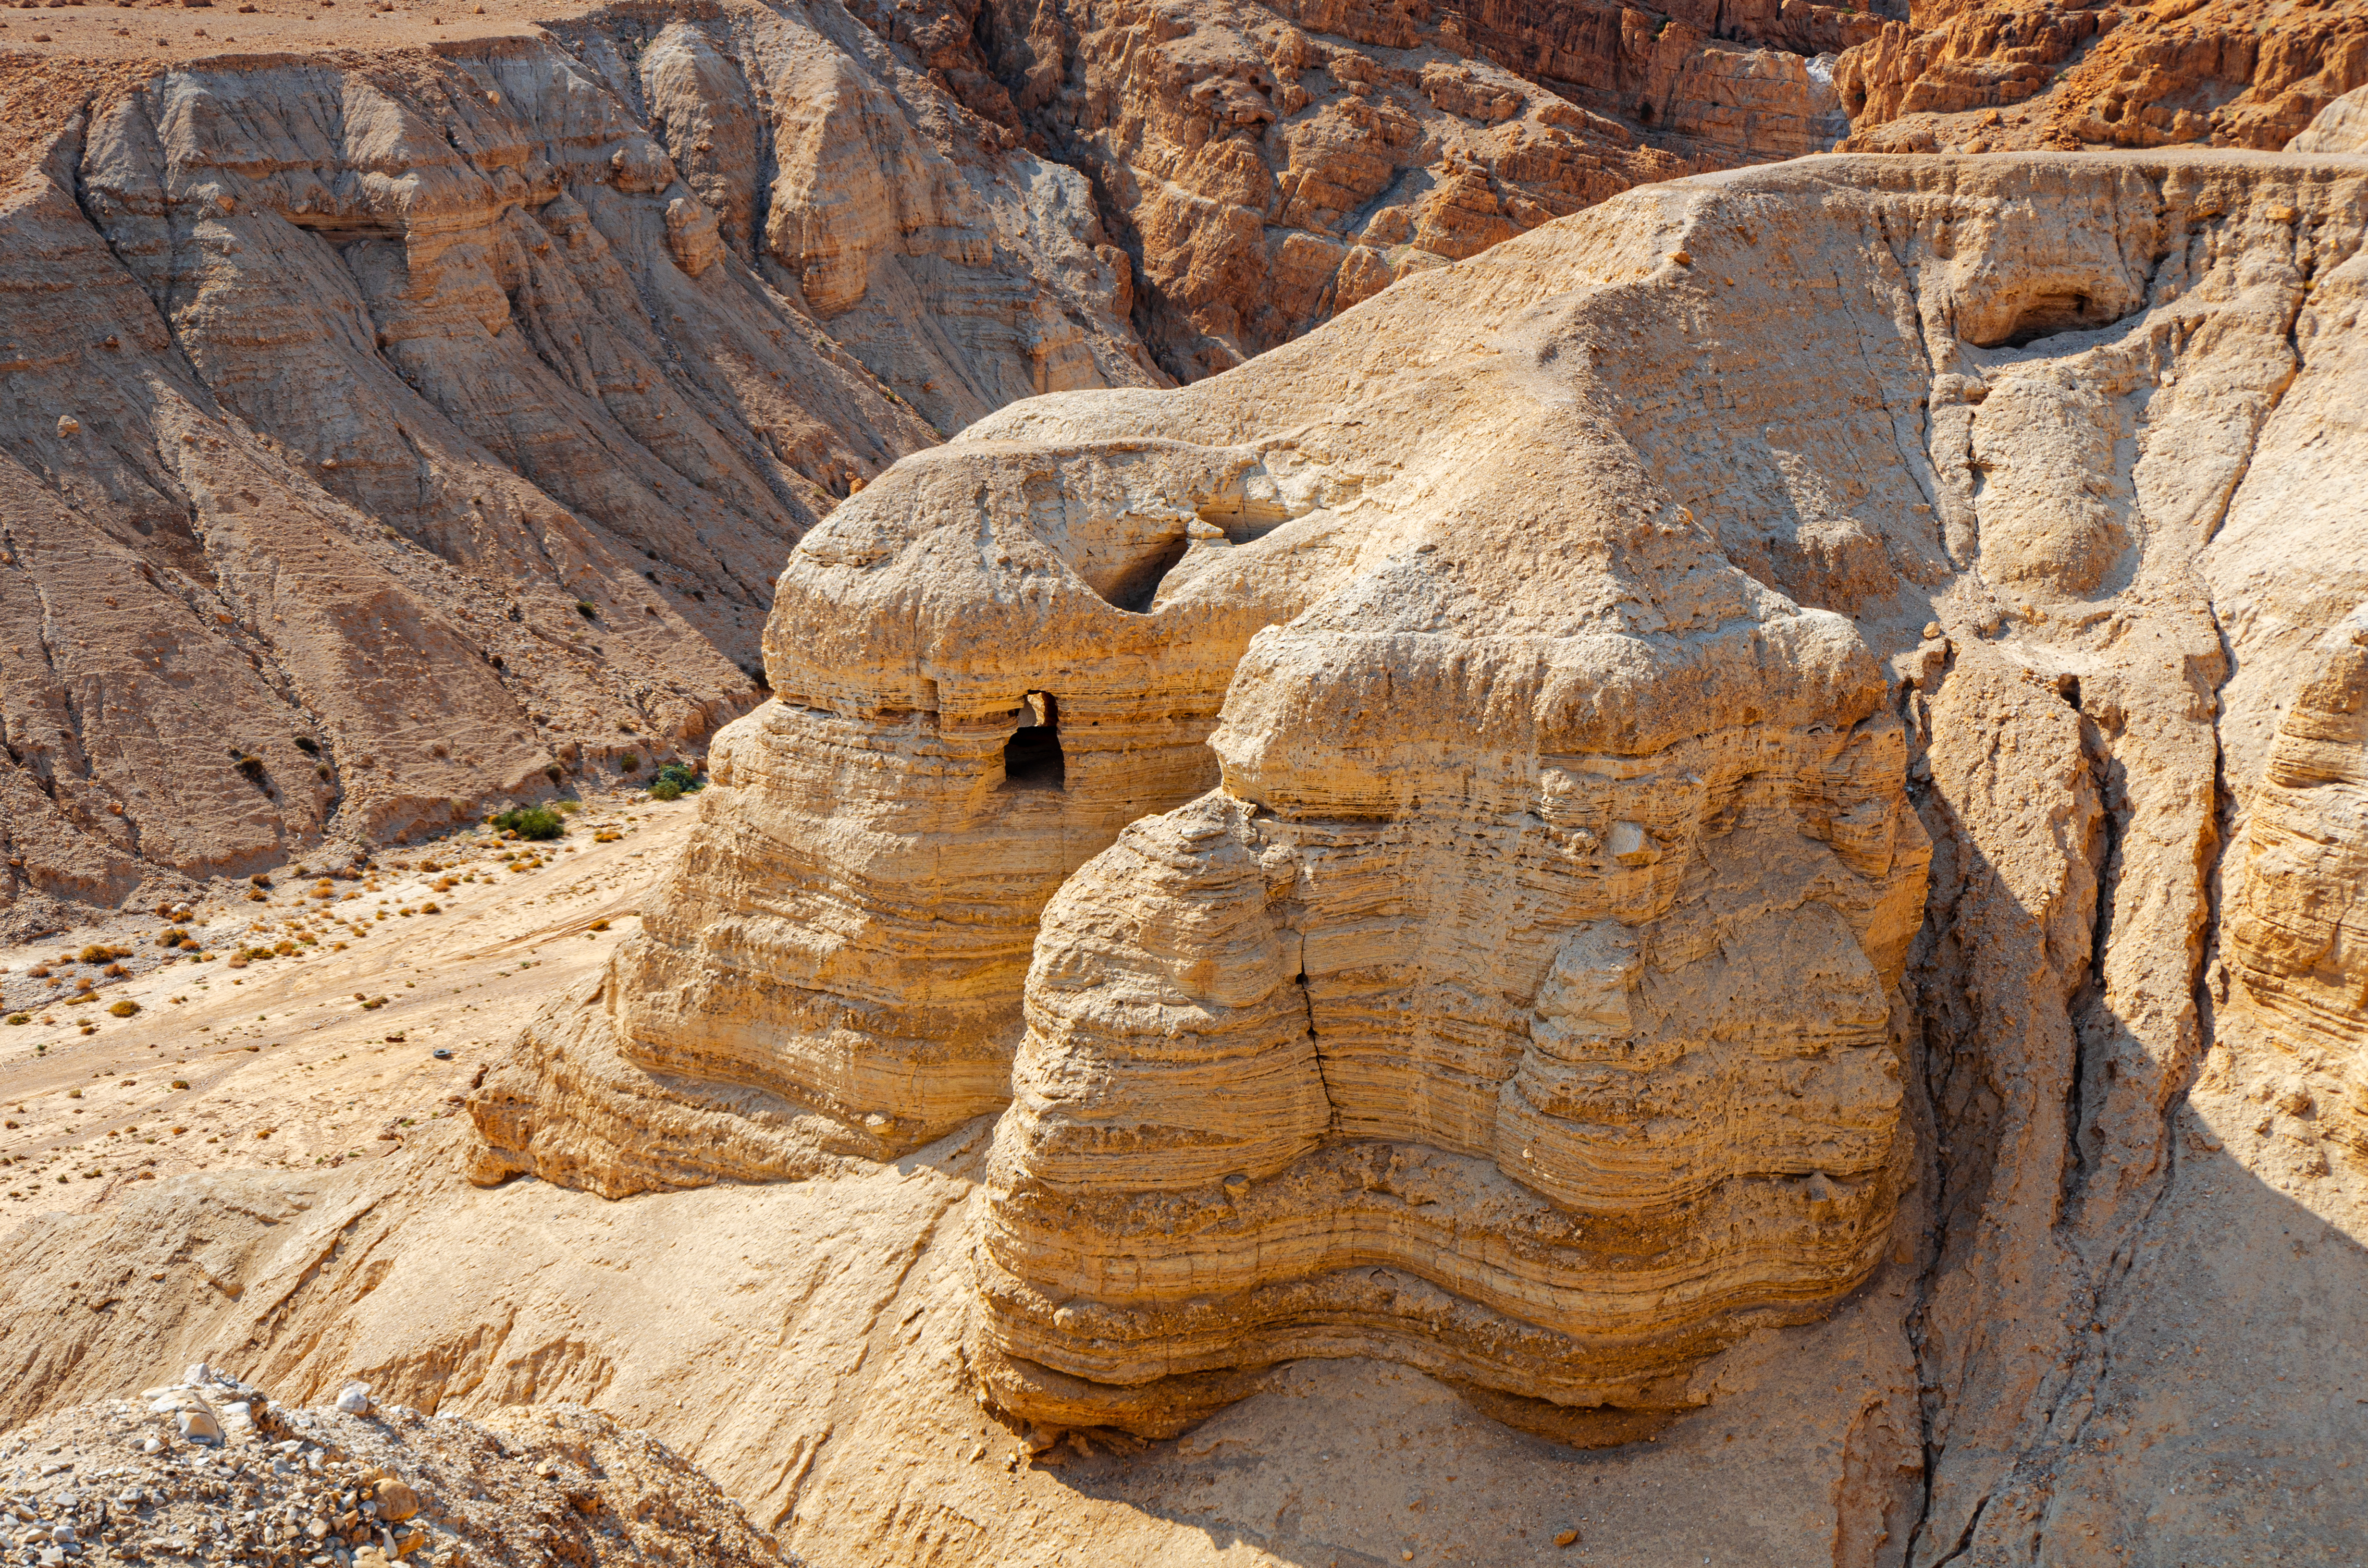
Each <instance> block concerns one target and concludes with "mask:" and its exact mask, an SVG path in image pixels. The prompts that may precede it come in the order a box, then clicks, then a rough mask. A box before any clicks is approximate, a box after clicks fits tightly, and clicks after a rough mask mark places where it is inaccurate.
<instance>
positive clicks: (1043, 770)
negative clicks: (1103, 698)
mask: <svg viewBox="0 0 2368 1568" xmlns="http://www.w3.org/2000/svg"><path fill="white" fill-rule="evenodd" d="M1068 773H1069V762H1068V758H1067V757H1065V756H1062V754H1061V712H1060V707H1059V705H1058V704H1057V703H1055V702H1054V701H1053V694H1052V693H1051V692H1049V691H1031V692H1030V693H1029V694H1028V696H1027V698H1026V699H1025V700H1024V701H1023V702H1022V703H1021V704H1020V708H1019V730H1018V732H1017V733H1014V734H1013V735H1012V737H1011V739H1010V740H1008V741H1007V742H1005V743H1004V746H1003V787H1004V788H1005V789H1007V790H1062V789H1066V788H1067V787H1068Z"/></svg>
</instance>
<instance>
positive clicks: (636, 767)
mask: <svg viewBox="0 0 2368 1568" xmlns="http://www.w3.org/2000/svg"><path fill="white" fill-rule="evenodd" d="M641 768H642V754H641V753H639V752H634V751H629V752H627V753H626V754H625V755H624V756H620V757H619V758H618V759H617V770H618V771H619V772H620V773H638V772H640V771H641Z"/></svg>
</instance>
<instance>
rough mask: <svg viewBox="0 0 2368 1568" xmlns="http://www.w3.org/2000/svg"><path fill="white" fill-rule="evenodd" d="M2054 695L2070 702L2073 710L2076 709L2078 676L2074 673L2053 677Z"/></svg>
mask: <svg viewBox="0 0 2368 1568" xmlns="http://www.w3.org/2000/svg"><path fill="white" fill-rule="evenodd" d="M2055 695H2056V696H2058V697H2060V698H2062V699H2064V700H2065V701H2066V702H2068V703H2070V704H2071V705H2072V707H2073V710H2074V711H2076V712H2077V711H2078V710H2079V707H2080V677H2079V676H2076V675H2060V676H2056V677H2055Z"/></svg>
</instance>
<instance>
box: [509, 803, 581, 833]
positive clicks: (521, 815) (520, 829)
mask: <svg viewBox="0 0 2368 1568" xmlns="http://www.w3.org/2000/svg"><path fill="white" fill-rule="evenodd" d="M494 826H495V827H496V828H498V829H500V830H501V831H502V832H504V833H515V834H517V835H518V836H519V837H520V838H557V837H558V836H559V835H562V834H564V833H565V832H566V831H567V819H566V818H564V817H563V816H561V815H560V814H559V813H558V812H554V811H552V809H551V808H550V807H549V806H520V807H518V809H516V810H515V811H507V812H503V813H502V814H501V815H499V816H497V817H495V819H494Z"/></svg>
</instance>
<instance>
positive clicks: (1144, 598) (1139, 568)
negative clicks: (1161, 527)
mask: <svg viewBox="0 0 2368 1568" xmlns="http://www.w3.org/2000/svg"><path fill="white" fill-rule="evenodd" d="M1191 543H1192V541H1191V540H1190V539H1189V538H1186V537H1185V536H1184V535H1182V534H1178V535H1177V536H1176V538H1174V539H1172V540H1168V541H1167V542H1166V543H1164V544H1162V545H1161V546H1160V547H1159V549H1158V550H1157V551H1156V552H1155V553H1153V554H1150V555H1147V556H1145V557H1144V559H1142V560H1141V561H1138V562H1135V563H1134V565H1133V568H1131V569H1130V570H1129V571H1128V572H1127V573H1126V574H1125V575H1124V576H1122V577H1121V578H1119V580H1118V581H1117V582H1115V583H1112V584H1111V585H1110V591H1109V592H1108V593H1106V594H1104V595H1103V596H1102V597H1104V598H1106V599H1108V600H1110V603H1111V604H1113V605H1115V606H1117V607H1118V608H1120V609H1122V610H1129V611H1132V612H1133V613H1134V614H1136V615H1148V614H1149V613H1150V612H1151V601H1152V600H1154V599H1156V598H1157V597H1159V585H1160V583H1161V582H1162V581H1163V580H1164V579H1165V578H1166V577H1167V574H1168V573H1169V572H1170V571H1172V570H1174V568H1175V565H1176V563H1177V562H1179V561H1181V560H1183V559H1184V551H1186V550H1188V549H1189V548H1190V546H1191Z"/></svg>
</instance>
